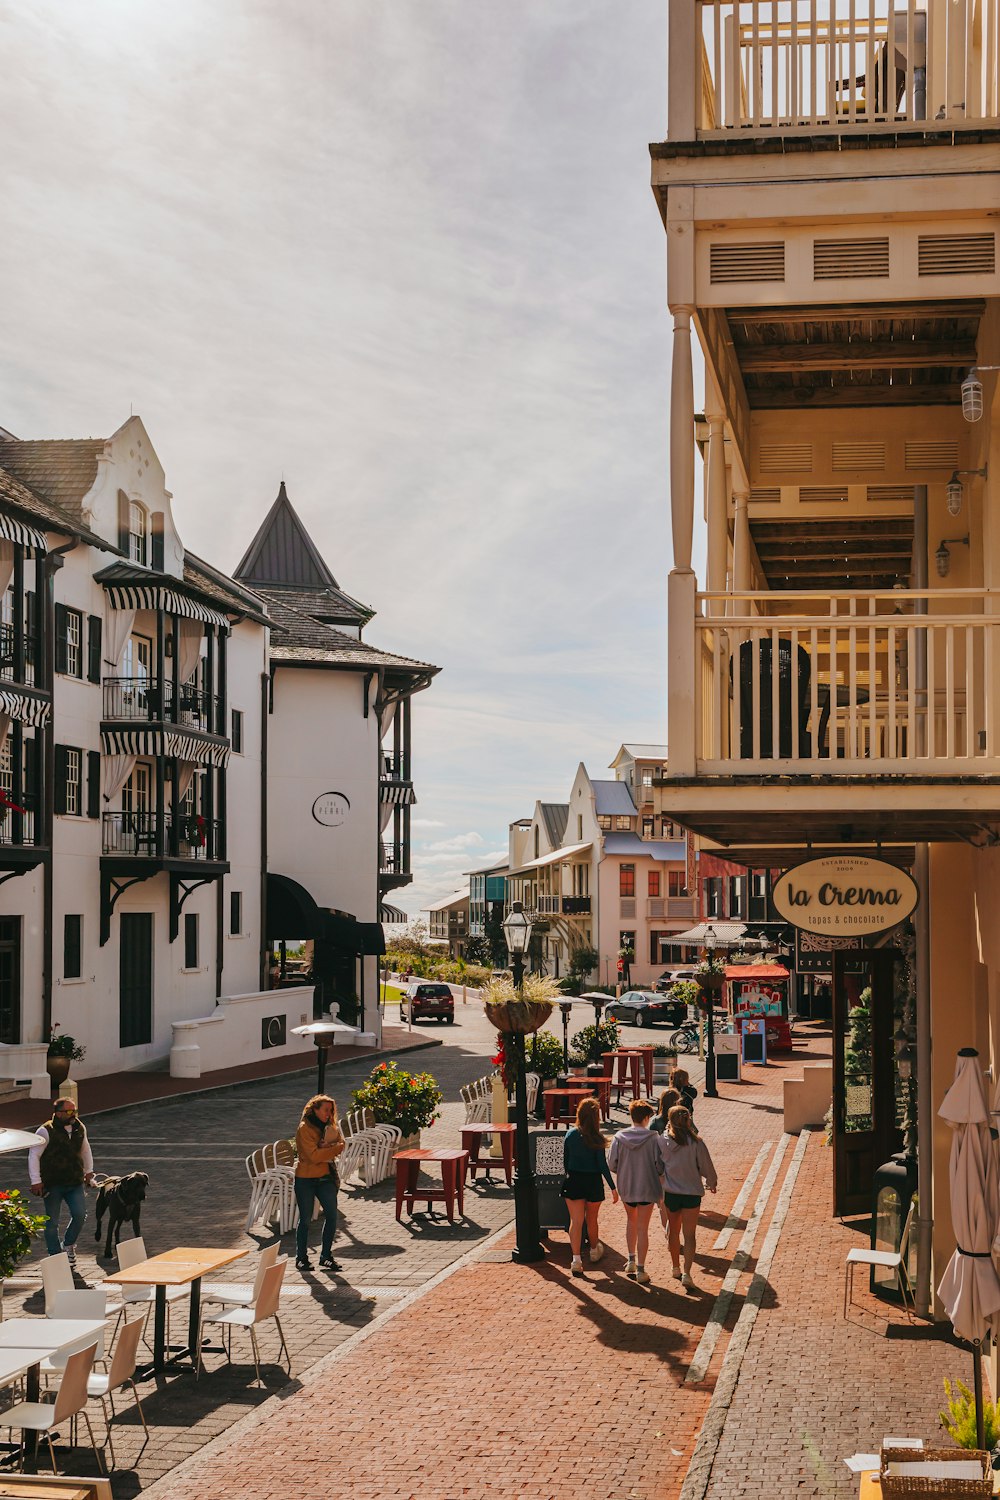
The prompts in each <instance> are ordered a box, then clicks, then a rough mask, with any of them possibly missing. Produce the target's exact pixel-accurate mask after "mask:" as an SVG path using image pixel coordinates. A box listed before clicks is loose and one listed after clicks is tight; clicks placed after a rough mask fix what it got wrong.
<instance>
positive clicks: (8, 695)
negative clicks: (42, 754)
mask: <svg viewBox="0 0 1000 1500" xmlns="http://www.w3.org/2000/svg"><path fill="white" fill-rule="evenodd" d="M51 712H52V704H51V703H49V702H48V701H47V700H46V699H44V698H34V697H32V696H31V694H30V693H19V692H18V691H17V689H16V688H0V714H6V715H7V717H8V718H9V719H16V720H17V721H18V723H19V724H27V725H28V727H29V728H31V729H41V727H42V725H43V724H47V723H48V722H49V717H50V715H51Z"/></svg>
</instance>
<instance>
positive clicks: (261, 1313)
mask: <svg viewBox="0 0 1000 1500" xmlns="http://www.w3.org/2000/svg"><path fill="white" fill-rule="evenodd" d="M287 1265H288V1257H287V1256H284V1257H282V1259H281V1260H279V1261H276V1262H275V1264H274V1265H273V1266H270V1267H269V1268H268V1270H266V1271H265V1272H264V1278H263V1282H262V1284H261V1289H260V1295H259V1296H258V1298H257V1300H256V1302H255V1303H253V1304H252V1305H251V1306H250V1307H231V1308H229V1309H228V1310H227V1311H226V1312H218V1313H203V1314H202V1317H201V1320H200V1323H199V1328H198V1341H197V1363H196V1366H195V1376H196V1378H197V1377H198V1376H200V1374H201V1366H202V1359H201V1325H202V1324H204V1323H218V1324H220V1325H221V1326H222V1328H224V1329H228V1330H229V1346H228V1351H227V1357H228V1359H229V1362H230V1363H232V1358H233V1329H234V1328H246V1329H247V1331H248V1332H249V1334H250V1343H251V1345H252V1347H253V1363H254V1369H255V1370H256V1372H257V1379H258V1381H260V1384H261V1385H263V1383H264V1382H263V1381H262V1380H261V1378H260V1348H259V1346H258V1344H257V1333H256V1330H257V1327H258V1325H259V1324H260V1323H266V1322H268V1321H269V1319H271V1318H273V1319H274V1321H275V1325H276V1326H277V1329H278V1336H279V1338H280V1339H281V1348H282V1349H283V1350H284V1353H285V1358H286V1360H287V1361H288V1369H289V1372H291V1368H292V1358H291V1355H290V1354H289V1352H288V1345H287V1344H286V1343H285V1334H284V1330H283V1329H282V1326H281V1319H280V1318H279V1317H278V1300H279V1298H280V1296H281V1284H282V1282H283V1281H284V1279H285V1267H286V1266H287Z"/></svg>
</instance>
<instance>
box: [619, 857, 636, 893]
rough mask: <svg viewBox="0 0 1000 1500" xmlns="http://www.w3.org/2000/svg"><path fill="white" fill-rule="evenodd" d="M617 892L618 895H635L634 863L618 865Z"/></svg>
mask: <svg viewBox="0 0 1000 1500" xmlns="http://www.w3.org/2000/svg"><path fill="white" fill-rule="evenodd" d="M618 894H619V896H634V895H635V865H619V867H618Z"/></svg>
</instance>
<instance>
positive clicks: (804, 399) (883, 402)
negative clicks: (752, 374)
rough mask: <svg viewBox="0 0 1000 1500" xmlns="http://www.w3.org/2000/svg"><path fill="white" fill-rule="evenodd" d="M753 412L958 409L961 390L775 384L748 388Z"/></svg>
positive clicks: (955, 387) (949, 386)
mask: <svg viewBox="0 0 1000 1500" xmlns="http://www.w3.org/2000/svg"><path fill="white" fill-rule="evenodd" d="M747 395H748V397H749V399H750V407H751V410H753V411H774V410H778V409H781V410H788V409H789V408H791V409H792V410H796V411H801V410H808V411H817V410H819V409H820V408H822V407H830V406H836V407H850V406H864V407H869V406H957V405H958V404H959V402H960V401H961V399H962V397H961V388H960V386H959V385H957V384H951V383H949V384H947V385H831V386H820V385H817V386H808V385H775V386H763V387H757V386H750V387H749V388H748V390H747Z"/></svg>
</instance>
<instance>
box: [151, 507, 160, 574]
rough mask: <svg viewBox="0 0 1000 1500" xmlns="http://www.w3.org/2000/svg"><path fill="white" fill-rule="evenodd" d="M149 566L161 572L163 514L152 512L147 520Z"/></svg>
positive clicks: (158, 511)
mask: <svg viewBox="0 0 1000 1500" xmlns="http://www.w3.org/2000/svg"><path fill="white" fill-rule="evenodd" d="M149 527H150V530H149V566H150V567H151V568H153V569H155V571H156V572H157V573H162V572H163V512H162V510H157V511H154V512H153V514H152V515H151V516H150V518H149Z"/></svg>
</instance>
